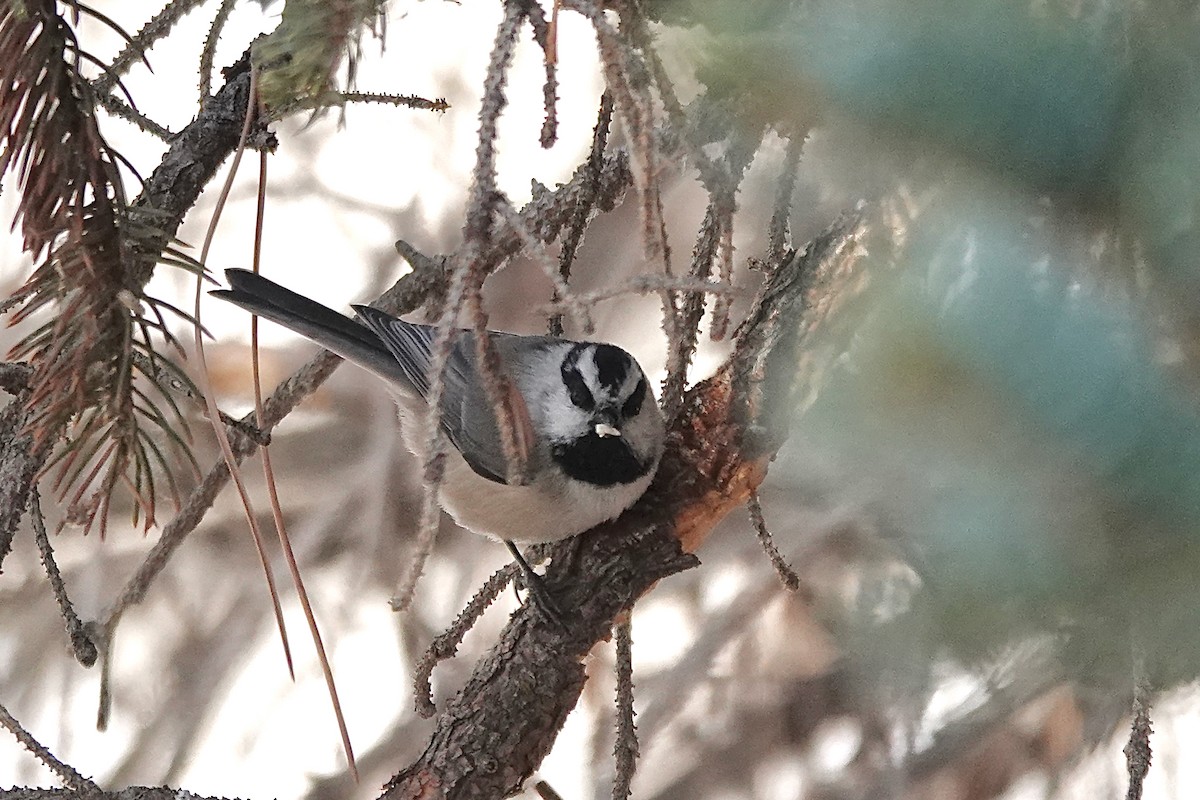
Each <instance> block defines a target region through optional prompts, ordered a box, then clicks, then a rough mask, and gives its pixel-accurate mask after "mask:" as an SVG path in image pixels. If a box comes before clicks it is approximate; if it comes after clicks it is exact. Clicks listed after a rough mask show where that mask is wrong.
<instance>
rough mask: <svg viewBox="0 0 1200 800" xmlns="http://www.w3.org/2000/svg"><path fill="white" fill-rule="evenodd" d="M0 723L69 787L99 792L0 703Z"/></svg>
mask: <svg viewBox="0 0 1200 800" xmlns="http://www.w3.org/2000/svg"><path fill="white" fill-rule="evenodd" d="M0 725H3V726H4V727H5V728H7V729H8V730H9V732H10V733H12V735H13V736H15V737H16V739H17V741H18V742H20V743H21V744H22V745H23V746H24V747H25V749H26V750H28V751H29V752H31V753H33V754H34V755H35V756H36V757H37V759H38V761H41V762H42V763H43V764H45V765H46V766H47V767H49V768H50V771H51V772H53V773H54V774H55V775H57V776H58V777H59V778H60V779H61V780H62V782H63V783H65V784H66V785H67V787H68V788H69V789H72V790H74V791H76V792H81V793H83V794H85V795H87V794H91V793H93V792H94V793H97V794H98V793H99V792H100V787H99V786H97V785H96V784H95V783H93V782H92V781H90V780H88V779H87V778H85V777H83V776H82V775H80V774H79V773H78V772H76V771H75V770H74V768H72V767H71V766H69V765H67V764H64V763H63V762H61V761H59V760H58V758H57V757H55V755H54V753H51V752H50V750H49V748H47V747H46V746H45V745H43V744H42V743H41V742H39V741H38V740H37V739H35V738H33V735H32V734H31V733H29V731H27V730H25V728H23V727H22V726H21V723H19V722H17V720H16V719H15V718H14V717H13V715H12V714H10V713H8V709H7V708H5V707H4V706H3V705H0Z"/></svg>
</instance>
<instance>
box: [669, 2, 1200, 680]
mask: <svg viewBox="0 0 1200 800" xmlns="http://www.w3.org/2000/svg"><path fill="white" fill-rule="evenodd" d="M650 13H651V14H652V15H656V18H658V19H660V20H662V21H663V22H665V23H668V24H674V25H685V26H692V27H693V29H694V31H693V32H694V36H693V39H692V41H693V42H696V43H699V44H697V46H696V48H695V51H694V52H693V54H692V55H693V56H694V63H695V64H696V69H697V75H698V77H699V78H700V80H701V83H702V84H703V86H704V95H705V97H704V99H705V102H706V103H708V104H710V105H724V106H731V107H737V108H739V109H741V113H740V119H741V120H742V121H743V122H744V123H745V124H746V125H747V126H750V127H753V126H757V125H761V124H767V125H771V126H773V127H775V128H776V129H778V130H780V131H783V132H785V133H795V132H797V131H799V132H801V133H812V134H813V135H814V136H815V137H817V138H818V139H820V138H822V137H824V140H825V142H824V151H823V152H825V153H826V154H828V153H829V152H837V150H838V145H839V143H841V142H844V141H847V140H848V139H849V138H854V141H855V146H859V147H861V146H862V142H864V141H866V142H867V143H868V144H867V145H866V147H867V151H863V152H860V153H849V154H845V155H844V156H843V158H844V163H851V162H853V161H855V159H856V157H859V160H861V161H862V162H863V163H867V164H871V165H880V164H882V165H886V167H887V169H889V170H891V172H890V173H887V174H879V175H877V176H875V183H874V185H875V186H877V187H879V188H878V196H877V197H875V198H873V199H875V200H877V201H878V202H879V204H880V205H879V206H878V207H877V211H878V212H879V213H877V214H876V219H875V221H874V224H875V225H876V226H877V228H878V229H885V230H887V231H888V234H887V235H879V236H877V237H875V238H876V241H875V242H874V243H873V244H872V246H871V247H870V248H869V250H870V254H869V256H867V257H866V258H865V259H864V261H863V263H862V264H861V274H860V275H858V276H857V277H856V278H854V279H853V280H847V281H845V282H843V284H842V285H841V286H838V287H835V288H833V289H831V290H830V291H831V292H834V293H836V292H842V293H844V294H845V295H849V294H853V298H852V299H848V298H847V297H844V296H838V295H836V294H834V295H832V296H833V298H834V299H833V300H832V301H831V302H833V303H834V304H835V305H838V306H839V308H838V309H837V310H836V311H835V312H834V313H831V314H830V315H829V318H828V319H826V320H824V321H823V322H822V324H821V325H820V326H818V329H817V330H816V331H815V332H814V335H813V336H811V337H810V338H809V342H808V346H809V348H810V351H809V358H810V360H812V361H819V362H820V363H819V364H818V365H817V367H816V368H813V369H812V370H811V374H810V375H809V378H810V380H811V382H812V387H811V392H810V396H811V398H812V402H811V404H810V405H807V406H806V407H805V408H803V409H800V410H799V411H798V415H797V417H798V419H797V425H798V427H799V428H800V430H801V431H802V433H803V435H804V438H805V439H806V440H808V441H810V442H815V443H818V444H819V445H820V446H821V447H822V448H824V449H825V451H826V452H830V453H833V454H835V456H836V457H837V458H839V459H840V460H842V462H843V466H844V467H846V468H847V469H848V471H849V472H851V473H856V474H859V475H862V476H865V477H866V478H868V479H869V480H870V481H871V482H872V483H873V485H875V486H876V487H879V492H880V494H881V495H882V497H883V498H884V499H883V500H882V501H881V502H884V503H885V505H886V506H887V515H888V516H889V518H891V519H893V520H898V526H899V528H900V529H901V530H902V531H904V533H905V535H906V536H907V538H908V539H910V540H911V548H910V549H911V552H912V554H913V557H914V563H915V566H916V567H917V568H918V571H919V572H920V573H921V576H922V580H923V583H924V587H925V591H923V592H921V593H920V596H919V597H916V598H915V599H914V603H913V607H912V613H911V614H908V615H905V624H915V625H917V626H918V627H920V628H922V630H923V635H928V636H929V637H930V638H931V639H932V640H933V641H934V642H937V643H940V644H949V645H950V646H952V647H953V648H954V649H955V650H956V651H957V652H958V653H959V654H961V655H963V656H965V657H968V658H977V657H981V656H985V655H987V654H988V653H989V652H993V651H995V650H997V649H999V648H1002V647H1004V646H1005V645H1006V644H1009V643H1011V642H1012V641H1014V640H1015V639H1017V638H1018V637H1020V636H1022V635H1027V634H1044V633H1051V634H1053V635H1054V636H1056V637H1062V642H1063V651H1062V652H1063V654H1064V656H1065V657H1066V658H1068V659H1069V660H1070V662H1071V663H1072V664H1073V666H1074V667H1075V668H1076V669H1077V671H1078V673H1079V674H1086V675H1089V676H1091V677H1094V678H1097V679H1100V678H1105V679H1107V678H1109V677H1113V676H1117V677H1119V678H1121V677H1122V676H1123V678H1124V679H1127V678H1128V673H1129V670H1130V665H1131V663H1132V658H1133V655H1132V654H1133V651H1134V650H1135V649H1139V650H1141V651H1143V652H1145V653H1146V655H1147V665H1148V669H1149V670H1150V672H1151V673H1152V677H1154V678H1156V679H1157V680H1158V681H1159V682H1160V683H1163V684H1173V683H1177V682H1181V681H1187V680H1191V679H1194V678H1196V677H1198V676H1200V668H1198V666H1197V665H1200V589H1198V588H1197V587H1196V583H1197V581H1196V576H1197V575H1200V413H1198V409H1197V403H1196V399H1195V397H1194V394H1193V391H1192V390H1193V389H1194V387H1195V386H1197V385H1200V381H1197V378H1198V377H1200V359H1198V358H1197V356H1196V355H1195V354H1196V352H1197V347H1196V342H1198V341H1200V336H1198V334H1200V305H1198V304H1197V303H1196V302H1195V299H1196V298H1197V295H1198V290H1200V47H1198V46H1197V43H1198V42H1200V36H1198V35H1197V34H1198V33H1200V12H1198V11H1197V8H1196V6H1195V5H1194V4H1189V3H1162V4H1153V3H1149V4H1146V3H1132V2H1130V3H1121V2H1102V1H1101V0H1096V1H1094V2H1092V1H1089V0H1080V2H1070V3H1068V2H1057V1H1056V0H1042V1H1040V2H1029V3H1022V2H1015V3H1013V2H982V1H979V2H961V1H959V2H953V1H951V0H837V1H836V2H826V1H822V0H816V1H814V2H751V3H748V4H745V3H734V2H725V3H699V2H683V1H681V0H676V1H675V2H664V3H651V4H650ZM851 129H853V130H854V131H855V132H856V133H855V136H854V137H844V138H843V137H842V134H843V133H844V132H845V131H847V130H851ZM863 131H866V133H865V135H864V134H863ZM810 144H811V142H810ZM846 146H847V147H849V145H846ZM879 154H886V157H885V158H881V157H878V155H879ZM803 164H804V162H803V161H802V165H803ZM826 169H828V168H826ZM824 174H828V172H826V173H824ZM846 182H847V184H851V185H853V184H854V183H855V181H854V180H847V181H846ZM858 182H859V183H863V182H864V181H862V180H859V181H858ZM824 189H825V191H828V192H836V190H837V187H832V188H831V187H824ZM897 198H904V200H903V201H898V200H897ZM897 209H902V210H900V211H898V210H897ZM809 366H810V367H811V366H812V364H810V365H809ZM918 638H920V637H918Z"/></svg>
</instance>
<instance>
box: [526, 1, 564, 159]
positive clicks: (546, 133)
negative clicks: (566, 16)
mask: <svg viewBox="0 0 1200 800" xmlns="http://www.w3.org/2000/svg"><path fill="white" fill-rule="evenodd" d="M525 13H526V15H527V16H528V18H529V24H530V25H531V26H533V39H534V41H536V42H537V43H538V47H540V48H542V53H543V54H544V55H545V57H544V58H543V59H542V63H543V64H545V66H546V81H545V83H543V84H542V102H543V103H544V105H545V108H546V119H545V121H544V122H543V123H542V134H541V137H540V138H539V140H538V141H539V143H540V144H541V145H542V147H543V148H545V149H547V150H548V149H550V148H551V147H553V146H554V143H555V142H556V141H558V75H557V70H556V66H557V64H558V56H557V45H556V42H555V39H556V38H557V35H558V31H557V25H556V24H552V23H548V22H547V21H546V15H545V12H543V11H542V7H541V6H540V5H538V4H537V3H530V4H529V5H527V6H526V8H525ZM553 13H554V14H555V19H557V15H558V6H557V5H555V7H554V12H553Z"/></svg>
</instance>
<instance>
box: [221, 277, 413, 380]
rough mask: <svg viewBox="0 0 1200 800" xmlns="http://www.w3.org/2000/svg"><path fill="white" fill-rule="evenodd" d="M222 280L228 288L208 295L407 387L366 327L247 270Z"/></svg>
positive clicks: (374, 336) (384, 346)
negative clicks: (276, 324) (294, 333)
mask: <svg viewBox="0 0 1200 800" xmlns="http://www.w3.org/2000/svg"><path fill="white" fill-rule="evenodd" d="M225 279H226V280H227V281H229V286H230V288H228V289H217V290H216V291H212V292H209V294H211V295H213V296H214V297H219V298H221V299H222V300H228V301H229V302H231V303H234V304H235V305H239V306H241V307H242V308H244V309H246V310H247V311H251V312H253V313H255V314H257V315H259V316H260V317H266V318H267V319H269V320H271V321H272V322H275V323H278V324H280V325H282V326H283V327H285V328H288V329H289V330H293V331H295V332H296V333H298V334H300V335H301V336H303V337H305V338H307V339H311V340H312V341H314V342H316V343H317V344H319V345H321V346H322V347H324V348H325V349H326V350H332V351H333V352H334V353H337V354H338V355H339V356H341V357H342V358H344V359H346V360H347V361H352V362H354V363H355V364H358V365H359V366H361V367H364V368H366V369H369V370H370V371H371V372H374V373H375V374H376V375H378V376H380V377H381V378H383V379H384V380H386V381H390V382H395V383H400V384H402V385H404V386H411V384H410V382H409V380H408V378H407V377H405V375H404V372H403V371H402V370H401V369H400V365H399V364H398V363H397V361H396V359H395V358H394V357H393V356H392V354H391V353H390V352H388V349H387V347H386V345H384V343H383V342H382V341H381V340H380V338H379V337H378V336H376V335H375V333H374V332H373V331H371V330H370V329H369V328H367V327H366V326H364V325H361V324H359V323H358V322H355V321H354V320H352V319H350V318H349V317H346V316H343V315H342V314H339V313H338V312H336V311H334V310H333V309H331V308H327V307H326V306H323V305H321V304H320V303H318V302H315V301H313V300H309V299H308V298H307V297H304V296H303V295H299V294H296V293H295V292H293V291H291V290H290V289H285V288H283V287H282V286H280V285H279V284H277V283H275V282H274V281H271V280H268V279H267V278H264V277H262V276H261V275H257V274H255V273H253V272H250V271H248V270H244V269H227V270H225Z"/></svg>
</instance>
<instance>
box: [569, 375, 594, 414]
mask: <svg viewBox="0 0 1200 800" xmlns="http://www.w3.org/2000/svg"><path fill="white" fill-rule="evenodd" d="M562 376H563V383H564V384H566V387H567V393H568V394H569V395H570V396H571V402H572V403H574V404H575V405H576V406H578V407H579V408H582V409H583V410H584V411H591V410H592V409H593V408H595V407H596V401H595V399H593V398H592V393H591V392H589V391H588V388H587V385H586V384H585V383H584V382H583V377H582V376H580V374H579V373H578V372H576V371H575V370H574V369H564V370H563V373H562Z"/></svg>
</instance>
